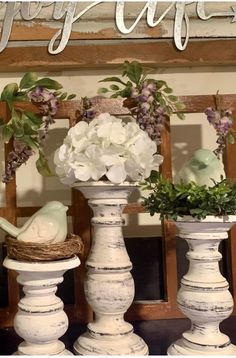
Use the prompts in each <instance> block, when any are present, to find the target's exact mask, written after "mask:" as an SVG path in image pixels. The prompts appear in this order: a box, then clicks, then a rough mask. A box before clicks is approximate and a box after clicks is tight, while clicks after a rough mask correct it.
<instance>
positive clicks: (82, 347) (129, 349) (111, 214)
mask: <svg viewBox="0 0 236 358" xmlns="http://www.w3.org/2000/svg"><path fill="white" fill-rule="evenodd" d="M75 187H76V189H78V190H80V191H81V192H82V193H83V194H84V196H85V197H86V198H89V201H88V203H89V205H90V207H91V208H92V209H93V212H94V217H93V218H92V225H93V226H94V232H93V242H92V248H91V251H90V255H89V257H88V260H87V262H86V266H87V268H88V274H87V278H86V281H85V294H86V298H87V301H88V303H89V304H90V305H91V307H92V308H93V311H94V312H95V320H94V321H93V322H91V323H89V324H88V330H87V332H86V333H85V334H83V335H81V336H80V337H79V338H78V339H77V340H76V342H75V344H74V350H75V353H76V354H78V355H139V356H141V355H147V354H148V347H147V345H146V343H145V342H144V341H143V340H142V339H141V338H140V337H139V336H137V335H136V334H134V333H133V326H132V325H131V324H130V323H128V322H125V321H124V313H125V312H126V310H127V309H128V307H129V306H130V305H131V303H132V301H133V298H134V282H133V278H132V276H131V274H130V270H131V268H132V264H131V262H130V259H129V256H128V254H127V251H126V248H125V244H124V238H123V235H122V225H123V224H124V219H123V218H122V216H121V214H122V210H123V208H124V207H125V206H126V205H127V199H128V196H129V195H130V193H131V192H132V191H133V190H134V189H135V185H131V184H129V183H126V184H125V183H124V184H121V185H118V186H115V185H113V184H111V183H107V184H106V183H104V182H97V183H94V182H93V183H80V184H78V185H76V186H75Z"/></svg>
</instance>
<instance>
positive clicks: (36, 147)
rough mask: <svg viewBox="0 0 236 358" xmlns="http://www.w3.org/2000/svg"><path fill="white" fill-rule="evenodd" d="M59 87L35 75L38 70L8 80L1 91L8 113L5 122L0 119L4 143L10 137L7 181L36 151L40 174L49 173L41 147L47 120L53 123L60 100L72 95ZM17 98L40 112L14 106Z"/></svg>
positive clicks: (45, 133) (4, 178)
mask: <svg viewBox="0 0 236 358" xmlns="http://www.w3.org/2000/svg"><path fill="white" fill-rule="evenodd" d="M74 97H75V95H73V94H72V95H69V96H68V95H67V93H66V92H63V91H62V85H61V84H60V83H59V82H57V81H55V80H53V79H50V78H47V77H44V78H41V79H38V75H37V73H34V72H28V73H26V74H25V75H24V76H23V77H22V79H21V81H20V83H19V85H18V84H17V83H10V84H8V85H6V86H5V87H4V89H3V91H2V93H1V100H2V101H6V102H7V105H8V108H9V110H10V113H11V118H10V120H9V121H8V122H7V123H6V122H4V120H3V119H1V130H2V138H3V141H4V142H5V143H8V142H9V140H10V139H13V140H14V141H13V151H12V152H10V153H9V156H8V161H7V165H6V171H5V174H4V176H3V179H2V181H3V182H4V183H7V182H9V181H10V180H11V179H12V177H13V175H14V173H15V171H16V169H17V168H18V167H20V166H21V165H22V164H23V163H25V162H26V161H27V160H28V159H29V157H30V156H31V155H32V154H33V153H38V155H39V157H38V159H37V161H36V167H37V170H38V172H39V173H40V174H42V175H45V176H49V175H52V173H51V170H50V168H49V165H48V161H47V159H46V157H45V155H44V152H43V147H44V142H45V139H46V136H47V133H48V129H49V126H50V124H52V123H54V119H53V117H54V115H55V114H56V112H57V110H58V108H59V105H60V102H61V101H63V100H65V99H67V100H70V99H72V98H74ZM17 102H32V103H33V104H35V105H36V106H38V108H39V112H40V114H35V113H33V112H32V111H28V110H23V109H21V108H19V107H17V105H16V103H17Z"/></svg>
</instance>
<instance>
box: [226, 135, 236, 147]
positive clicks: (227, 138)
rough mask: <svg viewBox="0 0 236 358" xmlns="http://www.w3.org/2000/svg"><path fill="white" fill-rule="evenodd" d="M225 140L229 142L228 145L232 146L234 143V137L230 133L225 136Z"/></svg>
mask: <svg viewBox="0 0 236 358" xmlns="http://www.w3.org/2000/svg"><path fill="white" fill-rule="evenodd" d="M226 140H227V141H228V142H229V144H234V143H235V136H234V135H233V134H232V133H229V134H228V135H227V136H226Z"/></svg>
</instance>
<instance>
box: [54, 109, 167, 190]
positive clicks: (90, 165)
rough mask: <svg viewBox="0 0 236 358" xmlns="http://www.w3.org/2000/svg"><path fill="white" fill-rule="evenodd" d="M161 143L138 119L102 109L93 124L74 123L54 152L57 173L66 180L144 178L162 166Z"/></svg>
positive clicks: (66, 181)
mask: <svg viewBox="0 0 236 358" xmlns="http://www.w3.org/2000/svg"><path fill="white" fill-rule="evenodd" d="M156 152H157V146H156V143H155V142H153V141H152V140H151V139H150V138H149V136H148V134H147V133H146V132H144V131H143V130H141V129H140V128H139V126H138V124H137V123H135V122H128V123H124V122H123V121H122V119H120V118H117V117H114V116H111V115H110V114H109V113H102V114H100V115H99V116H97V117H96V118H94V119H93V120H92V121H91V122H90V123H89V124H88V123H86V122H84V121H80V122H79V123H77V124H76V125H75V126H74V127H72V128H71V129H70V130H69V131H68V134H67V136H66V138H65V139H64V143H63V144H62V145H61V147H60V148H58V149H57V151H56V152H55V156H54V163H55V165H56V173H57V175H58V176H59V177H60V180H61V182H62V183H64V184H69V185H71V184H73V183H74V182H76V181H89V180H95V181H97V180H100V179H101V178H103V177H104V176H106V178H107V179H108V180H109V181H111V182H112V183H116V184H119V183H122V182H124V181H125V180H128V181H141V180H144V179H145V178H148V177H149V176H150V173H151V171H152V170H157V171H158V170H159V166H160V164H161V163H162V161H163V157H162V156H161V155H158V154H156Z"/></svg>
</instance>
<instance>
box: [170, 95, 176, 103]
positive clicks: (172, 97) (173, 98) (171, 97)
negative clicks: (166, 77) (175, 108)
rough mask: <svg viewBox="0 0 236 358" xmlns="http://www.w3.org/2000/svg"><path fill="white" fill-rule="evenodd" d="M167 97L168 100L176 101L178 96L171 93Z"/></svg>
mask: <svg viewBox="0 0 236 358" xmlns="http://www.w3.org/2000/svg"><path fill="white" fill-rule="evenodd" d="M168 98H169V100H170V101H171V102H176V101H178V98H177V97H176V96H173V95H170V96H168Z"/></svg>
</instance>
